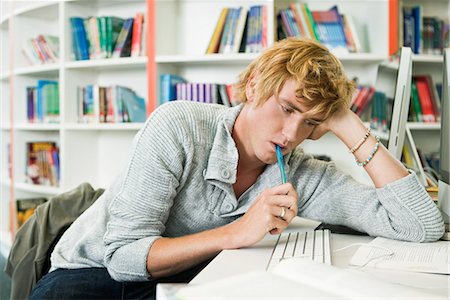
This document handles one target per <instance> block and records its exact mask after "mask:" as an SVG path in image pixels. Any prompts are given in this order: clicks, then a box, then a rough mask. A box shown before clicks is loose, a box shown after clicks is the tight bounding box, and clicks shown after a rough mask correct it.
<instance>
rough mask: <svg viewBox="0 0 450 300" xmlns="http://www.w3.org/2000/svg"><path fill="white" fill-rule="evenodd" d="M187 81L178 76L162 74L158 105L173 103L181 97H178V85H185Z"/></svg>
mask: <svg viewBox="0 0 450 300" xmlns="http://www.w3.org/2000/svg"><path fill="white" fill-rule="evenodd" d="M185 82H186V80H185V79H184V78H183V77H181V76H178V75H174V74H161V75H160V98H159V103H158V105H161V104H163V103H166V102H169V101H173V100H176V99H179V98H177V97H178V96H179V95H177V90H176V85H177V83H185Z"/></svg>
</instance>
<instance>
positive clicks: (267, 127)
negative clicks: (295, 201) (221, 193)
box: [244, 79, 321, 164]
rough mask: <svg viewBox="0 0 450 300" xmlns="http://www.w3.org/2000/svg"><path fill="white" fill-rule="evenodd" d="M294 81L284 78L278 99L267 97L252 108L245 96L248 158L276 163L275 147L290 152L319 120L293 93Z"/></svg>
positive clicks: (307, 135)
mask: <svg viewBox="0 0 450 300" xmlns="http://www.w3.org/2000/svg"><path fill="white" fill-rule="evenodd" d="M296 89H297V83H296V82H295V81H294V80H292V79H290V80H287V81H286V83H285V84H284V86H283V88H282V89H281V91H280V93H279V95H278V98H276V97H275V96H272V97H270V98H269V99H268V100H267V101H266V102H265V103H264V104H262V105H260V106H258V107H256V105H255V103H254V100H255V98H256V97H257V95H255V97H254V98H252V97H250V98H249V103H248V104H246V105H248V106H249V107H248V113H247V121H248V122H247V125H248V126H247V127H246V131H247V133H246V135H245V136H246V138H247V141H244V143H246V144H247V145H246V147H245V148H246V151H247V154H249V155H250V156H251V157H252V156H253V157H254V158H256V159H257V160H259V161H261V162H263V163H265V164H272V163H274V162H276V154H275V146H276V145H277V144H278V145H279V146H280V147H281V148H282V152H283V155H284V154H286V153H289V152H290V151H292V150H293V149H294V148H295V147H297V146H298V145H299V144H300V143H301V142H303V141H304V140H305V139H306V138H308V137H309V135H310V134H311V133H312V131H313V130H314V128H315V127H316V126H317V125H319V124H320V123H321V118H320V117H317V116H309V115H306V114H305V113H306V112H307V110H308V109H307V108H306V107H305V106H304V105H302V103H301V100H300V101H299V100H298V99H297V98H296V96H295V91H296Z"/></svg>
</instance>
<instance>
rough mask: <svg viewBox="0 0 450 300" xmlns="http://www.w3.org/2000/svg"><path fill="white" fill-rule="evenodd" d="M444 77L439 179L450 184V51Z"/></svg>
mask: <svg viewBox="0 0 450 300" xmlns="http://www.w3.org/2000/svg"><path fill="white" fill-rule="evenodd" d="M443 69H444V75H443V81H442V99H441V149H440V164H439V166H440V170H439V175H440V176H439V179H440V180H441V181H443V182H445V183H446V184H449V171H450V159H449V155H450V154H449V152H448V148H449V146H450V139H449V135H450V132H449V126H450V124H449V123H450V105H449V102H450V99H449V97H450V95H449V89H450V87H449V84H450V82H449V76H450V49H446V50H445V52H444V68H443Z"/></svg>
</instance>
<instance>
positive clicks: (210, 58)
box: [155, 53, 387, 64]
mask: <svg viewBox="0 0 450 300" xmlns="http://www.w3.org/2000/svg"><path fill="white" fill-rule="evenodd" d="M258 56H259V53H235V54H219V53H218V54H205V55H158V56H156V58H155V61H156V63H160V64H163V63H167V64H174V63H175V64H209V63H211V62H214V63H218V64H219V63H226V64H229V63H235V64H241V63H250V62H252V61H253V60H254V59H255V58H257V57H258ZM336 56H337V58H339V59H340V60H341V61H342V62H357V63H378V62H381V61H383V60H386V59H387V57H386V56H383V55H377V54H370V53H351V54H345V55H336Z"/></svg>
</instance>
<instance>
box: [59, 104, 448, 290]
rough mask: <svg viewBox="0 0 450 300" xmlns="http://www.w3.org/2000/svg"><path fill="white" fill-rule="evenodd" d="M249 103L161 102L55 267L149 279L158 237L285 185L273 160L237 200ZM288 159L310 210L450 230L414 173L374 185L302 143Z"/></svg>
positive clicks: (238, 210)
mask: <svg viewBox="0 0 450 300" xmlns="http://www.w3.org/2000/svg"><path fill="white" fill-rule="evenodd" d="M241 109H242V106H238V107H233V108H226V107H224V106H219V105H212V104H201V103H195V102H187V101H175V102H171V103H169V104H165V105H162V106H161V107H159V108H158V109H157V110H155V112H154V113H153V114H152V115H151V117H150V118H149V119H148V120H147V122H146V123H145V125H144V127H143V128H142V129H141V130H140V131H139V133H138V134H137V135H136V137H135V139H134V141H133V148H132V152H131V155H130V159H129V161H128V165H127V168H126V170H125V171H124V172H123V173H121V174H120V175H119V176H118V177H117V180H116V181H115V182H114V183H113V184H112V185H111V187H110V188H109V189H107V190H106V191H105V193H104V194H103V195H102V197H101V198H99V199H98V200H97V201H96V202H95V203H94V205H93V206H92V207H90V208H89V209H88V210H87V211H86V212H85V213H84V214H83V215H81V216H80V217H79V218H78V219H77V220H76V221H75V222H74V223H73V224H72V226H71V227H70V228H69V229H68V230H67V231H66V232H65V234H64V235H63V236H62V238H61V239H60V241H59V242H58V244H57V246H56V248H55V250H54V252H53V253H52V257H51V262H52V270H54V269H56V268H85V267H101V266H104V267H106V268H107V269H108V271H109V273H110V274H111V276H112V278H114V279H115V280H118V281H143V280H148V278H149V274H148V273H147V269H146V263H147V253H148V251H149V249H150V247H151V245H152V244H153V242H154V241H155V240H156V239H158V238H160V237H161V236H165V237H178V236H183V235H187V234H192V233H196V232H200V231H204V230H208V229H211V228H215V227H218V226H222V225H225V224H227V223H230V222H232V221H234V220H236V219H237V218H239V217H240V216H242V214H243V213H245V211H246V210H247V209H248V207H249V206H250V205H251V204H252V201H254V199H255V198H256V197H257V196H258V195H259V194H260V193H261V192H262V191H263V190H264V189H266V188H269V187H273V186H276V185H279V184H281V179H280V176H279V170H278V167H277V165H276V164H274V165H269V166H267V167H266V169H265V171H264V172H263V174H261V176H260V177H259V178H258V179H257V181H256V182H255V184H254V185H253V186H251V187H250V188H249V189H248V190H247V191H246V192H244V193H243V194H242V195H241V196H240V198H239V199H236V197H235V195H234V192H233V186H232V185H233V183H234V182H235V181H236V170H237V162H238V152H237V148H236V145H235V143H234V140H233V139H232V137H231V131H232V128H233V125H234V122H235V120H236V117H237V116H238V114H239V112H240V111H241ZM285 160H286V164H287V166H286V167H287V168H286V169H287V172H288V176H289V178H290V181H291V183H292V184H293V185H294V187H296V189H297V191H298V193H299V215H300V216H302V217H307V218H312V219H316V220H321V221H324V222H327V223H331V224H342V225H347V226H349V227H352V228H354V229H356V230H359V231H364V232H367V233H369V234H370V235H374V236H384V237H388V238H394V239H400V240H408V241H416V242H423V241H433V240H436V239H438V238H439V237H440V236H442V234H443V230H444V229H443V222H442V219H441V217H440V213H439V211H438V210H437V208H436V207H435V205H434V203H433V202H432V201H431V199H430V198H429V196H428V195H427V193H426V192H425V190H424V189H423V187H422V186H421V185H420V184H419V182H418V180H417V178H416V176H415V175H414V174H410V175H408V176H407V177H405V178H402V179H400V180H398V181H396V182H393V183H391V184H389V185H387V186H386V187H384V188H381V189H375V188H373V187H370V186H366V185H363V184H360V183H358V182H356V181H355V180H353V178H352V177H350V176H348V175H345V174H343V173H342V172H340V171H339V170H337V169H336V167H335V165H334V164H333V163H327V162H323V161H319V160H316V159H314V158H312V157H311V156H309V155H306V154H304V153H303V151H302V150H301V148H297V149H296V150H295V151H294V152H293V153H292V154H288V155H286V156H285Z"/></svg>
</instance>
